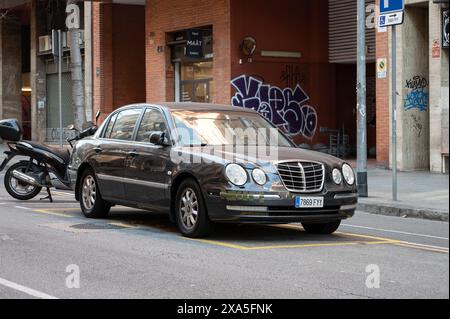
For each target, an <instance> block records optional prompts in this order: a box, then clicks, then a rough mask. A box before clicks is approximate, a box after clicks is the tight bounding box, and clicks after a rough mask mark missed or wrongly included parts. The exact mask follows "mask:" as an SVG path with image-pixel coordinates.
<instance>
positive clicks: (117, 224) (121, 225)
mask: <svg viewBox="0 0 450 319" xmlns="http://www.w3.org/2000/svg"><path fill="white" fill-rule="evenodd" d="M108 225H112V226H118V227H124V228H138V226H135V225H131V224H125V223H121V222H112V223H108Z"/></svg>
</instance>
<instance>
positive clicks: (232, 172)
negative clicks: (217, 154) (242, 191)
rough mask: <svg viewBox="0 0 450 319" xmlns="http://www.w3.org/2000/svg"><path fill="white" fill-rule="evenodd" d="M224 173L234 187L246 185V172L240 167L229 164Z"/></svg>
mask: <svg viewBox="0 0 450 319" xmlns="http://www.w3.org/2000/svg"><path fill="white" fill-rule="evenodd" d="M225 173H226V175H227V177H228V179H229V180H230V182H232V183H233V184H234V185H237V186H242V185H244V184H245V183H247V179H248V177H247V172H246V171H245V169H244V168H243V167H242V166H241V165H238V164H229V165H228V166H227V168H226V169H225Z"/></svg>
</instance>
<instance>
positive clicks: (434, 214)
mask: <svg viewBox="0 0 450 319" xmlns="http://www.w3.org/2000/svg"><path fill="white" fill-rule="evenodd" d="M367 174H368V188H369V197H368V198H360V199H359V210H361V211H365V212H369V213H375V214H383V215H393V216H401V217H413V218H425V219H432V220H440V221H447V222H448V214H449V199H448V198H449V184H448V183H449V175H443V174H436V173H430V172H426V171H421V172H398V184H397V185H398V187H397V189H398V193H397V194H398V195H397V197H398V201H396V202H394V201H393V200H392V172H391V171H390V170H386V169H381V168H371V167H369V168H368V171H367Z"/></svg>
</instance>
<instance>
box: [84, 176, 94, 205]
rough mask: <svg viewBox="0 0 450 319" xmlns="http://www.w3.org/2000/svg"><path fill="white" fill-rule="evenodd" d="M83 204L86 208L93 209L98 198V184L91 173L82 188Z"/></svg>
mask: <svg viewBox="0 0 450 319" xmlns="http://www.w3.org/2000/svg"><path fill="white" fill-rule="evenodd" d="M82 198H83V205H84V207H85V208H86V209H92V208H93V207H94V205H95V200H96V199H97V185H96V184H95V179H94V177H92V176H91V175H88V176H86V178H85V179H84V181H83V190H82Z"/></svg>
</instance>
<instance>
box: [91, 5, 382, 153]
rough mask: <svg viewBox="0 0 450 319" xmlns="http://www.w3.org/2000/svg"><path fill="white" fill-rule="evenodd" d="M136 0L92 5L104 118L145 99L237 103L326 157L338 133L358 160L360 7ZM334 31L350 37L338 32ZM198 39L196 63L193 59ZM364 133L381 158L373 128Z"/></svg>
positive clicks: (370, 11) (98, 98)
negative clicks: (192, 52) (114, 111)
mask: <svg viewBox="0 0 450 319" xmlns="http://www.w3.org/2000/svg"><path fill="white" fill-rule="evenodd" d="M130 2H131V1H113V3H93V25H92V27H93V70H94V74H95V75H94V78H93V92H94V94H93V105H94V108H96V107H98V108H100V110H102V111H104V114H107V113H109V112H111V111H112V110H113V109H115V108H116V107H118V106H121V105H124V104H127V103H136V102H142V101H147V102H157V101H193V102H195V101H196V102H213V103H223V104H230V103H231V104H233V105H236V106H245V107H249V108H253V109H255V110H258V111H259V112H261V113H262V114H264V115H265V116H267V117H268V118H269V119H271V120H272V122H274V123H275V124H277V125H279V126H282V127H283V128H284V129H285V130H286V131H288V132H290V134H291V135H293V136H294V139H295V141H296V142H297V143H298V144H302V145H303V146H304V147H310V148H314V149H326V148H327V147H328V145H329V141H330V134H329V133H327V132H325V130H326V129H327V130H330V131H331V132H333V131H336V133H337V131H341V132H343V133H344V135H345V138H346V148H345V152H346V155H348V156H352V155H354V153H355V148H356V113H355V111H354V109H355V105H356V96H355V95H356V93H355V86H356V64H355V61H356V6H354V4H355V1H353V0H346V1H336V0H330V1H328V0H315V1H309V0H297V1H290V0H281V1H279V0H266V1H264V2H261V1H257V0H247V1H238V0H216V1H212V0H202V1H191V0H186V1H182V2H181V1H178V0H164V1H162V0H147V1H144V0H141V1H138V0H136V1H132V2H133V4H130ZM366 3H367V19H368V21H369V23H368V29H367V33H368V36H367V40H368V59H367V62H368V70H369V71H368V82H369V83H371V85H370V87H369V93H370V103H369V107H370V108H371V111H370V114H371V120H372V121H373V123H374V122H375V121H374V117H375V77H374V76H375V73H374V67H375V30H374V18H375V13H374V3H373V1H366ZM332 17H334V19H333V18H332ZM342 17H344V18H345V20H344V21H343V20H342V19H341V18H342ZM330 24H333V26H334V27H335V28H338V29H339V30H343V31H345V30H348V31H349V32H347V33H345V34H343V36H340V35H339V34H334V33H333V32H334V31H333V29H332V28H330V27H329V26H330ZM353 28H354V29H355V32H353V31H350V30H352V29H353ZM341 33H342V32H341ZM193 34H194V35H195V36H197V37H198V38H197V39H194V40H198V39H200V40H201V43H202V44H201V50H200V51H201V52H200V55H199V56H191V55H190V52H188V51H189V50H192V49H193V48H191V47H189V45H188V43H193V42H192V41H191V40H192V39H191V38H190V37H192V36H193ZM330 37H331V38H332V39H333V40H334V42H333V41H330ZM189 41H191V42H189ZM339 41H342V42H345V43H347V44H346V45H344V46H342V45H340V44H339ZM187 47H188V48H187ZM142 66H145V67H142ZM369 124H371V123H369ZM368 131H369V132H368V134H369V142H370V145H369V149H370V150H371V152H370V153H371V154H372V155H373V156H375V145H376V137H375V126H374V125H369V130H368ZM334 134H335V133H333V134H332V135H334ZM343 151H344V150H342V152H343Z"/></svg>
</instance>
